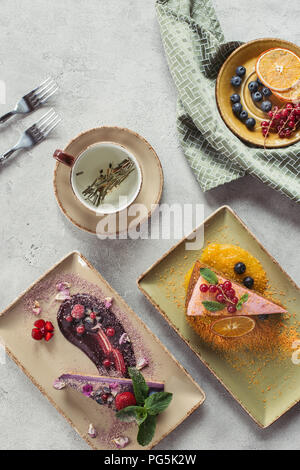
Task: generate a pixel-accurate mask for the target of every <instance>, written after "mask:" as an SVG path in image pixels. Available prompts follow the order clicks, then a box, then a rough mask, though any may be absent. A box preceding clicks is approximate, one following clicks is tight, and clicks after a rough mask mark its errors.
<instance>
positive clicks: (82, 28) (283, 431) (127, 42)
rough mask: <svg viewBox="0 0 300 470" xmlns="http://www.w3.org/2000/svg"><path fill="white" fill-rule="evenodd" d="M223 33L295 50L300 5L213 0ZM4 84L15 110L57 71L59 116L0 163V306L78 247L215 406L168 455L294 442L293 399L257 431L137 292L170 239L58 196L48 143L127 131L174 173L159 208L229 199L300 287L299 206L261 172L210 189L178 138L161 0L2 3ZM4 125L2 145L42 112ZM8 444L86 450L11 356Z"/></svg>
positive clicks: (1, 416) (5, 388)
mask: <svg viewBox="0 0 300 470" xmlns="http://www.w3.org/2000/svg"><path fill="white" fill-rule="evenodd" d="M214 3H215V5H216V9H217V12H218V15H219V18H220V21H221V24H222V26H223V28H224V31H225V35H226V38H227V39H228V40H231V39H240V40H244V41H246V40H250V39H254V38H257V37H267V36H278V37H280V36H281V37H283V38H285V39H289V40H291V41H294V42H296V43H297V44H300V30H299V26H298V19H299V13H300V3H299V2H298V1H297V0H290V1H285V2H282V1H281V0H269V1H268V2H262V1H261V0H252V1H251V4H250V3H249V1H248V0H214ZM0 31H1V32H0V38H1V48H0V68H1V72H0V79H1V80H5V82H6V84H7V104H6V105H0V109H1V112H3V113H4V112H6V111H8V110H9V108H10V107H11V105H12V104H14V102H15V101H16V98H18V97H19V96H22V94H23V92H24V91H26V90H30V89H31V88H32V86H33V85H36V84H38V83H39V82H41V81H42V80H43V79H44V78H46V77H47V76H48V75H49V73H51V74H52V75H53V76H56V77H57V79H58V81H59V84H60V93H59V94H57V96H56V98H55V108H56V109H57V111H59V112H60V113H61V115H62V117H63V123H62V124H61V125H60V126H59V127H58V128H57V130H56V131H55V133H54V134H53V135H52V137H51V139H49V140H48V141H47V142H44V143H42V144H41V145H40V146H39V147H37V148H35V149H33V151H31V152H27V153H20V154H19V155H17V156H16V158H15V159H14V160H12V162H11V163H10V164H9V165H7V166H6V167H5V168H2V169H1V170H0V193H1V209H0V211H1V218H0V220H1V222H0V233H1V245H0V259H1V271H0V283H1V284H0V285H1V296H0V310H1V309H2V308H4V307H5V306H6V305H7V304H8V303H9V302H11V301H13V300H14V298H15V297H16V296H17V295H18V294H19V293H20V292H21V291H23V290H24V289H25V288H26V287H27V286H28V285H29V284H30V283H32V282H33V281H34V280H35V279H36V278H37V277H39V276H40V275H41V274H42V273H43V272H44V271H45V270H46V269H48V268H49V267H50V266H51V265H52V264H53V263H54V261H57V260H59V259H60V258H62V257H63V256H64V255H65V254H66V253H68V252H69V251H71V250H73V249H78V250H79V251H81V252H82V253H83V254H84V255H85V256H86V257H87V258H88V259H89V260H90V261H91V262H92V263H93V264H94V265H95V266H96V267H97V268H98V269H99V271H100V272H101V273H102V274H103V275H104V277H105V278H106V279H107V280H108V281H109V282H110V283H111V285H112V286H113V287H114V288H116V289H117V290H118V291H119V292H120V294H121V295H122V296H123V297H124V298H125V299H126V301H127V302H128V303H129V305H130V306H131V307H132V308H133V309H134V310H135V311H136V312H137V313H138V314H139V315H140V316H141V317H142V318H143V320H144V321H145V322H146V323H147V324H148V325H149V326H150V328H151V329H152V330H153V331H154V332H155V333H156V334H157V335H158V337H159V338H160V339H161V340H162V341H163V342H164V343H165V344H166V346H167V347H168V348H169V349H170V350H171V351H172V353H173V354H174V355H175V356H176V357H177V358H178V359H180V361H181V362H182V364H183V365H184V367H186V369H187V370H188V371H189V372H190V373H191V374H192V375H193V377H194V378H195V379H196V380H197V381H198V382H199V384H201V386H202V387H203V388H204V390H205V392H206V394H207V400H206V402H205V404H204V406H202V407H201V408H200V409H199V410H198V411H197V412H195V413H194V414H193V415H192V416H191V417H190V418H189V419H187V420H186V421H185V422H184V423H183V424H182V425H181V426H180V427H179V428H178V429H177V430H176V431H174V432H173V433H172V434H171V435H170V436H169V437H167V438H166V439H165V440H164V441H163V442H161V444H160V445H159V446H158V448H159V449H197V448H198V449H222V448H228V449H231V448H232V449H271V448H272V449H276V448H277V449H279V448H280V449H284V448H285V449H294V448H295V449H296V448H299V437H300V431H299V420H300V417H299V410H300V405H297V406H295V407H294V408H293V409H292V410H291V411H289V412H288V413H287V414H286V415H285V416H283V417H282V418H281V419H280V420H279V421H278V422H277V423H275V424H274V425H273V426H271V427H270V428H269V429H267V430H260V429H258V427H257V426H256V425H255V424H254V422H252V420H251V419H250V418H249V417H248V416H247V415H246V413H245V412H244V411H243V410H242V409H241V408H240V406H239V405H238V404H237V403H236V402H235V401H234V400H233V399H232V398H231V397H230V396H229V395H228V394H227V392H226V391H225V389H224V388H223V387H222V386H221V385H220V384H219V383H218V382H217V380H216V379H215V378H214V377H213V376H212V375H211V374H210V372H209V371H208V370H207V369H206V368H205V367H204V366H203V365H202V364H201V362H200V361H199V360H197V359H196V358H195V356H194V354H192V353H191V352H190V350H189V348H188V347H186V346H185V345H184V344H183V343H182V342H181V340H180V339H179V338H178V336H177V334H176V333H175V332H174V331H173V330H172V329H170V328H169V327H168V325H167V324H166V322H165V321H164V320H163V319H162V318H161V317H160V315H159V314H158V313H157V312H156V311H155V309H154V308H152V307H151V306H150V305H149V303H148V302H147V301H146V300H145V299H144V298H143V296H142V295H141V294H140V293H139V292H138V290H137V288H136V285H135V279H136V278H137V276H138V275H139V274H140V273H141V272H143V271H144V270H145V269H146V268H148V267H149V265H151V263H153V262H154V261H155V260H156V259H157V257H158V256H160V255H162V254H163V253H164V252H165V251H166V249H167V248H169V247H170V246H171V245H172V244H173V241H163V242H162V241H155V240H154V241H128V240H120V241H105V242H101V241H99V240H96V239H95V238H93V237H92V236H89V235H87V234H85V233H82V232H80V231H79V230H77V229H76V228H74V227H73V226H72V225H71V224H70V223H69V222H68V221H67V220H66V219H65V218H64V217H63V216H62V214H61V213H60V211H59V209H58V207H57V205H56V202H55V199H54V195H53V191H52V174H53V168H54V162H53V160H52V158H51V153H52V151H53V149H55V148H57V147H63V146H64V145H65V144H66V143H67V142H68V141H69V140H70V139H71V138H72V137H73V136H75V135H77V134H78V133H79V132H80V131H82V130H86V129H89V128H91V127H95V126H97V125H102V124H114V125H120V126H125V127H129V128H131V129H134V130H136V131H137V132H139V133H141V134H142V135H144V136H145V137H146V138H147V139H148V140H149V141H150V142H151V144H152V145H153V146H154V148H155V149H156V150H157V152H158V155H159V157H160V159H161V161H162V165H163V169H164V173H165V187H164V193H163V202H168V203H175V202H178V201H180V202H182V203H185V202H186V203H203V204H205V212H206V215H208V214H210V213H211V212H212V211H213V210H215V209H216V208H218V207H219V206H220V205H222V204H225V203H226V204H229V205H230V206H231V207H233V209H235V210H236V211H237V213H238V214H239V215H240V217H242V219H243V220H244V221H245V222H246V223H247V224H248V226H249V228H250V229H251V230H253V232H254V233H255V234H256V235H257V236H258V238H259V239H260V240H261V242H262V243H263V244H264V245H265V247H266V248H267V249H268V250H269V251H270V252H271V253H272V254H273V255H274V256H275V258H277V260H278V261H279V262H280V263H281V264H282V266H283V268H284V269H286V270H287V272H288V273H289V274H290V275H291V276H292V277H294V279H295V280H296V282H298V283H299V281H300V274H299V266H298V265H299V261H300V259H299V207H298V206H297V205H296V204H295V203H292V202H291V201H289V200H288V199H287V198H285V197H283V196H281V195H279V194H277V193H276V192H274V191H273V190H271V189H269V188H267V187H266V186H264V185H263V184H262V183H260V182H259V181H257V180H255V179H253V178H252V177H245V178H244V179H243V180H240V181H237V182H235V183H233V184H229V185H226V186H224V187H221V188H218V189H216V190H213V191H211V192H209V193H206V194H202V193H201V191H200V189H199V187H198V185H197V183H196V181H195V179H194V177H193V175H192V173H191V171H190V169H189V166H188V164H187V163H186V161H185V159H184V156H183V155H182V152H181V150H180V147H179V145H178V141H177V137H176V127H175V104H176V94H175V90H174V87H173V83H172V81H171V78H170V75H169V72H168V68H167V65H166V61H165V57H164V52H163V49H162V45H161V41H160V36H159V30H158V25H157V22H156V18H155V10H154V1H153V0H89V1H88V2H85V1H83V0H77V1H74V0H63V1H61V0H52V1H51V2H46V1H43V2H41V1H38V0H27V1H26V2H24V1H21V0H2V1H1V16H0ZM44 112H45V111H44V110H39V111H37V112H36V113H35V114H34V115H31V116H27V117H26V118H25V119H15V122H14V125H10V126H8V125H7V126H3V127H2V128H1V130H0V136H1V140H0V142H1V149H0V151H5V150H6V149H7V148H8V147H9V146H10V145H11V144H14V143H15V140H16V137H17V135H18V133H19V132H20V131H21V130H23V129H25V128H26V127H27V126H28V125H30V124H31V123H32V122H34V121H35V120H36V118H37V117H39V116H41V115H42V114H43V113H44ZM0 423H1V431H0V448H1V449H16V448H22V449H43V448H47V449H86V448H87V445H86V444H85V443H84V442H83V441H82V440H81V438H80V437H78V435H77V434H76V432H75V431H73V430H72V429H71V428H70V426H69V425H68V424H67V422H66V421H65V420H64V419H63V418H62V417H61V416H60V415H59V414H58V413H57V412H56V410H55V409H54V408H53V407H52V406H51V405H50V404H49V403H48V401H47V400H46V399H45V398H44V397H43V396H42V395H41V394H40V393H39V391H38V390H37V389H36V388H35V387H34V386H33V385H32V384H31V382H30V381H29V380H28V379H27V378H26V377H25V375H24V374H23V373H22V372H21V371H20V370H19V369H18V368H17V367H16V366H15V365H14V363H13V362H12V361H10V360H7V363H6V365H1V366H0Z"/></svg>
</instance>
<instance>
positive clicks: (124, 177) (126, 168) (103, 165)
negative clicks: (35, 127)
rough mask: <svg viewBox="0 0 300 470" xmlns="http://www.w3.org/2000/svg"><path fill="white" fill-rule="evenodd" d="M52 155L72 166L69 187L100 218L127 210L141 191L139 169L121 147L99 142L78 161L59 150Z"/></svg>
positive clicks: (82, 154)
mask: <svg viewBox="0 0 300 470" xmlns="http://www.w3.org/2000/svg"><path fill="white" fill-rule="evenodd" d="M53 156H54V158H56V160H58V161H59V162H61V163H63V164H65V165H67V166H69V167H71V174H70V184H71V186H72V189H73V192H74V194H75V196H76V197H77V199H78V200H79V201H80V202H81V203H82V204H83V205H84V206H85V207H87V208H88V209H90V210H92V211H94V212H96V213H97V214H99V215H100V214H101V215H102V214H114V213H116V212H119V211H121V210H123V209H126V208H127V207H128V206H129V205H130V204H132V203H133V201H134V200H135V199H136V198H137V196H138V194H139V192H140V189H141V184H142V173H141V169H140V166H139V164H138V162H137V160H136V158H135V157H134V156H133V155H132V154H131V153H130V152H128V150H127V149H126V148H125V147H123V146H121V145H118V144H115V143H113V142H101V143H100V142H99V143H97V144H93V145H91V146H89V147H87V148H86V149H85V150H84V151H83V152H82V153H81V154H80V155H78V157H77V158H75V157H73V156H72V155H69V154H66V153H64V152H63V151H62V150H56V151H55V152H54V154H53Z"/></svg>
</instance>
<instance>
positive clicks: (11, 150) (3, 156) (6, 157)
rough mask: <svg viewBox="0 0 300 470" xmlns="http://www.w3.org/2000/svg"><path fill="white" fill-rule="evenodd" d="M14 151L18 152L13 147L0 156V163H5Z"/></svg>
mask: <svg viewBox="0 0 300 470" xmlns="http://www.w3.org/2000/svg"><path fill="white" fill-rule="evenodd" d="M16 150H18V149H16V148H15V147H13V148H12V149H10V150H8V151H7V152H5V153H3V154H2V155H0V163H3V162H5V160H7V159H8V158H9V157H10V156H11V155H12V154H13V153H14V152H15V151H16Z"/></svg>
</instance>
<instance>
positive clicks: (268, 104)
mask: <svg viewBox="0 0 300 470" xmlns="http://www.w3.org/2000/svg"><path fill="white" fill-rule="evenodd" d="M271 109H272V103H271V101H268V100H266V101H263V102H262V104H261V110H262V111H263V112H264V113H268V112H269V111H271Z"/></svg>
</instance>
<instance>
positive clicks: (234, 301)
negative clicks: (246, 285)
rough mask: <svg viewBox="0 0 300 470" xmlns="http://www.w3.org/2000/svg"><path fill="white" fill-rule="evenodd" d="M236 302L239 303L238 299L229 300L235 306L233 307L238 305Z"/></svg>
mask: <svg viewBox="0 0 300 470" xmlns="http://www.w3.org/2000/svg"><path fill="white" fill-rule="evenodd" d="M238 301H239V299H238V298H237V297H233V298H232V299H231V302H232V303H233V304H235V305H236V304H237V303H238Z"/></svg>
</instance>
